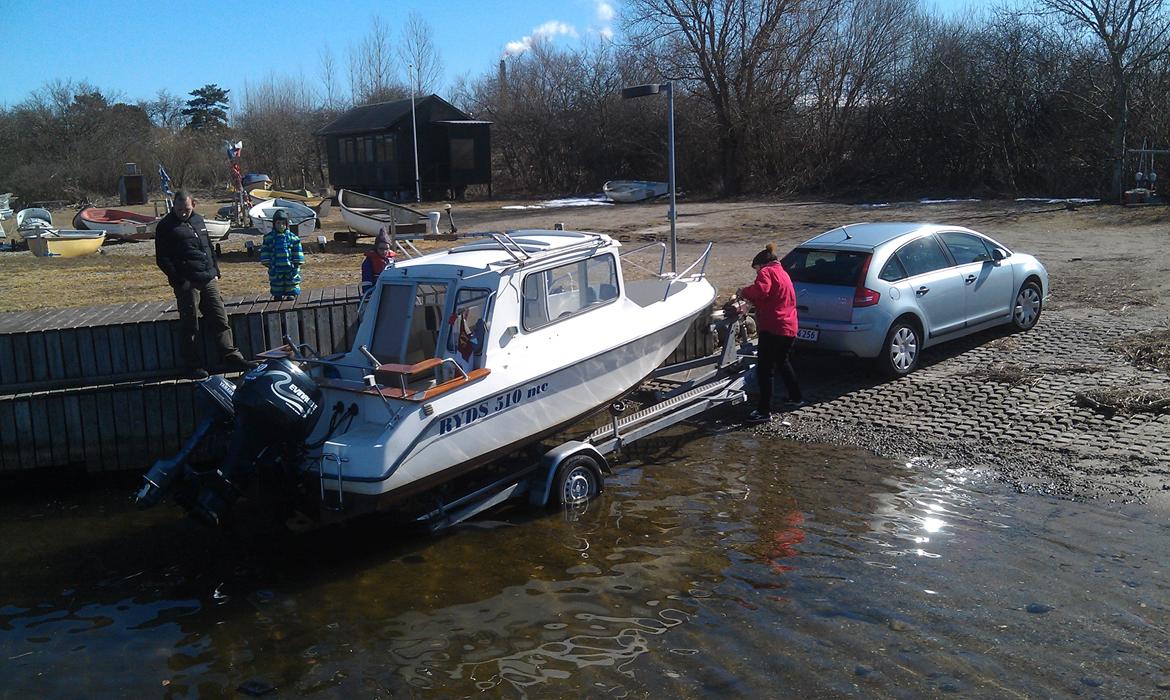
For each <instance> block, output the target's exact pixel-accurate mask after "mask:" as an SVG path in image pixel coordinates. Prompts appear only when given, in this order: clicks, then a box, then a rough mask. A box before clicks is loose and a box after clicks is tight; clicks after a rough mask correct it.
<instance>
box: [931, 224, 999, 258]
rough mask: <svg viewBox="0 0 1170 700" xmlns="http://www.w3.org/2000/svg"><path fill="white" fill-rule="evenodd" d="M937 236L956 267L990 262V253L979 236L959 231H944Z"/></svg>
mask: <svg viewBox="0 0 1170 700" xmlns="http://www.w3.org/2000/svg"><path fill="white" fill-rule="evenodd" d="M938 235H939V238H941V239H942V242H943V244H944V245H945V246H946V247H947V250H949V251H951V257H953V258H954V259H955V264H956V265H966V264H968V263H976V262H985V261H987V260H991V251H990V250H988V249H987V244H986V243H984V241H983V239H982V238H980V237H979V236H972V235H971V234H969V233H962V232H959V231H944V232H942V233H940V234H938Z"/></svg>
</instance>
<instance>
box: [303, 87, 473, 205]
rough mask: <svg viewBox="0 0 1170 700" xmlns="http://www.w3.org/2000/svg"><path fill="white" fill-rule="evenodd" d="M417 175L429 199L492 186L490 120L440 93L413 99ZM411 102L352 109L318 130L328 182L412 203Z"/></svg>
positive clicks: (412, 142)
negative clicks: (471, 113)
mask: <svg viewBox="0 0 1170 700" xmlns="http://www.w3.org/2000/svg"><path fill="white" fill-rule="evenodd" d="M414 111H415V117H416V120H417V121H416V125H417V130H418V173H419V180H420V183H421V186H422V192H423V197H424V198H425V199H442V198H446V197H454V198H460V197H462V196H463V191H464V190H465V189H466V188H467V186H468V185H487V186H488V190H489V192H490V191H491V183H492V173H491V130H490V129H491V122H486V121H480V120H476V119H472V118H471V117H469V116H468V115H467V114H464V113H463V112H461V111H459V110H458V109H456V108H455V107H453V106H452V105H451V104H450V103H448V102H447V101H446V100H444V99H443V98H441V97H439V96H438V95H427V96H425V97H418V98H415V108H414ZM413 133H414V129H412V124H411V110H410V99H409V98H407V99H405V100H396V101H394V102H381V103H378V104H372V105H363V106H361V107H354V108H353V109H351V110H349V111H348V112H346V113H345V114H343V115H341V116H340V117H338V118H337V119H335V120H333V121H332V122H330V123H329V124H327V125H326V126H324V127H323V128H321V129H320V130H318V131H317V136H318V137H321V138H322V139H323V140H324V142H325V150H326V154H327V159H328V162H329V183H330V184H331V185H333V187H334V189H348V190H354V191H356V192H362V193H364V194H369V195H373V196H375V197H380V198H382V199H390V200H396V201H414V198H415V171H414V140H413Z"/></svg>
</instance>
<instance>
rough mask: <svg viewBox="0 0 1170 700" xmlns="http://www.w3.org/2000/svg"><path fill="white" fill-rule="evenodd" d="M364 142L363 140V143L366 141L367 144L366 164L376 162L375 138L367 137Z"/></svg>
mask: <svg viewBox="0 0 1170 700" xmlns="http://www.w3.org/2000/svg"><path fill="white" fill-rule="evenodd" d="M362 140H363V141H365V144H366V162H367V163H373V162H375V158H374V137H373V136H367V137H365V138H364V139H362Z"/></svg>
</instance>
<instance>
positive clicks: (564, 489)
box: [551, 454, 601, 505]
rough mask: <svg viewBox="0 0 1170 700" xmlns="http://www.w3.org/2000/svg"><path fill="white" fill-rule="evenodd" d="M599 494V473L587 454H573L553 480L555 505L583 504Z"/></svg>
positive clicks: (593, 460) (594, 461) (594, 462)
mask: <svg viewBox="0 0 1170 700" xmlns="http://www.w3.org/2000/svg"><path fill="white" fill-rule="evenodd" d="M600 492H601V471H600V469H599V467H598V464H597V460H596V459H594V458H593V457H592V456H590V455H589V454H575V455H573V456H572V457H569V458H568V459H566V460H565V461H564V462H562V463H561V465H560V467H558V468H557V475H556V478H555V479H554V480H553V492H552V494H551V495H552V498H553V499H554V500H555V502H556V504H557V505H573V504H575V503H584V502H585V501H588V500H589V499H591V498H593V497H594V496H596V495H597V494H598V493H600Z"/></svg>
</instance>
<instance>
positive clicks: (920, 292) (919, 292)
mask: <svg viewBox="0 0 1170 700" xmlns="http://www.w3.org/2000/svg"><path fill="white" fill-rule="evenodd" d="M929 291H930V287H919V288H918V289H915V290H914V296H918V297H920V296H922V295H923V294H926V293H927V292H929Z"/></svg>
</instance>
